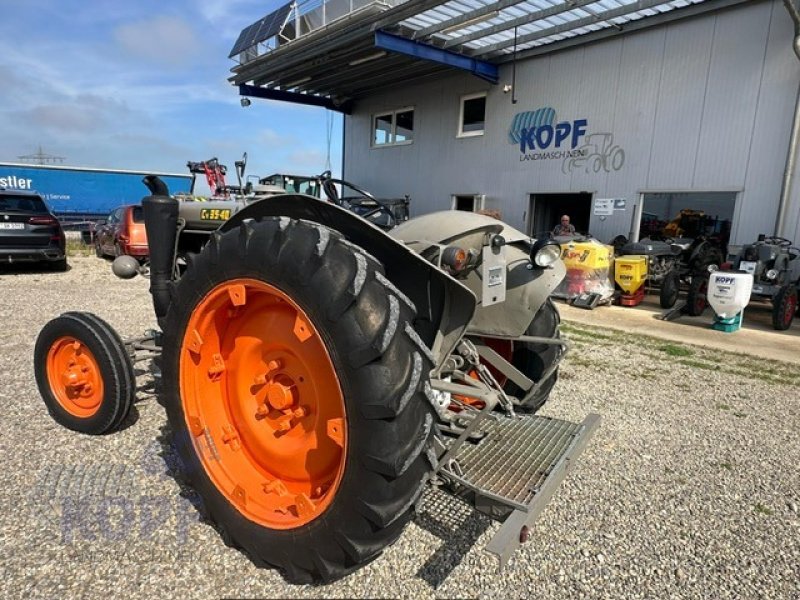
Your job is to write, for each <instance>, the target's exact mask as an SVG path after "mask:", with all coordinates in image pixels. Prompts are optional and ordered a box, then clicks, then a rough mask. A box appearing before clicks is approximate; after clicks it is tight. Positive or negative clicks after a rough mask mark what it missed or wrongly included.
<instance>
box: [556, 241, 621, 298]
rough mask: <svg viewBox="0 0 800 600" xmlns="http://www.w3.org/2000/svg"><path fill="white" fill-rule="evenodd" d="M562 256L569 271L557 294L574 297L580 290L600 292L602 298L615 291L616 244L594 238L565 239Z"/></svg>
mask: <svg viewBox="0 0 800 600" xmlns="http://www.w3.org/2000/svg"><path fill="white" fill-rule="evenodd" d="M561 260H563V261H564V266H566V267H567V275H566V277H565V278H564V281H563V282H562V283H561V285H560V286H559V288H558V290H557V291H556V295H560V296H565V297H567V298H574V297H576V296H579V295H581V294H599V295H600V297H601V299H602V300H606V299H608V298H610V297H611V296H612V295H613V293H614V286H613V284H612V282H611V268H612V266H613V264H614V248H613V246H607V245H605V244H601V243H600V242H598V241H597V240H594V239H586V240H583V241H577V240H576V241H570V242H564V243H563V244H561Z"/></svg>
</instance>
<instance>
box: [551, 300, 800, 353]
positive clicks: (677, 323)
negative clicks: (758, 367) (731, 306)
mask: <svg viewBox="0 0 800 600" xmlns="http://www.w3.org/2000/svg"><path fill="white" fill-rule="evenodd" d="M556 305H557V306H558V310H559V312H560V313H561V318H562V319H563V320H564V321H565V322H567V323H570V322H571V323H576V324H582V325H592V326H595V327H606V328H611V329H618V330H621V331H624V332H626V333H638V334H643V335H650V336H653V337H657V338H660V339H664V340H669V341H672V342H683V343H685V344H694V345H696V346H703V347H706V348H714V349H718V350H724V351H726V352H734V353H736V354H747V355H750V356H756V357H759V358H768V359H772V360H780V361H783V362H789V363H794V364H800V317H795V320H794V322H793V323H792V326H791V327H790V328H789V329H787V330H786V331H776V330H774V329H773V328H772V305H771V304H769V303H767V302H751V303H750V305H749V306H748V307H747V308H745V310H744V319H743V323H742V329H740V330H739V331H736V332H733V333H723V332H721V331H715V330H713V329H711V323H712V322H713V321H714V311H713V310H712V309H711V308H710V307H709V308H707V309H706V310H705V312H704V313H703V314H702V315H701V316H699V317H689V316H680V317H678V318H677V319H676V320H674V321H661V320H659V319H657V318H656V316H657V315H660V314H662V313H664V312H666V311H664V310H663V309H662V308H661V307H660V306H659V304H658V297H657V296H653V295H648V296H645V299H644V301H643V302H642V303H641V304H640V305H639V306H636V307H626V306H598V307H597V308H595V309H594V310H586V309H583V308H576V307H574V306H569V305H567V304H565V303H564V302H560V301H557V302H556ZM566 337H569V336H568V335H567V336H566Z"/></svg>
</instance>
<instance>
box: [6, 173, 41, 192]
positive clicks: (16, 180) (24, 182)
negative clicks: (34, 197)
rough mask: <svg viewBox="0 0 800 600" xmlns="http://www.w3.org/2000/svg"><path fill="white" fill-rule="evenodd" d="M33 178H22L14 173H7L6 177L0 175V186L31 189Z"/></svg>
mask: <svg viewBox="0 0 800 600" xmlns="http://www.w3.org/2000/svg"><path fill="white" fill-rule="evenodd" d="M32 183H33V179H24V178H23V177H17V176H16V175H9V176H7V177H0V187H3V188H15V189H18V190H31V189H33V186H32V185H31V184H32Z"/></svg>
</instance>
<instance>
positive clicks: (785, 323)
mask: <svg viewBox="0 0 800 600" xmlns="http://www.w3.org/2000/svg"><path fill="white" fill-rule="evenodd" d="M796 312H797V288H796V287H795V286H794V285H792V284H787V285H784V286H783V287H782V288H781V289H780V290H778V293H777V294H775V298H773V300H772V327H773V328H774V329H777V330H778V331H785V330H786V329H789V327H791V326H792V321H793V320H794V315H795V313H796Z"/></svg>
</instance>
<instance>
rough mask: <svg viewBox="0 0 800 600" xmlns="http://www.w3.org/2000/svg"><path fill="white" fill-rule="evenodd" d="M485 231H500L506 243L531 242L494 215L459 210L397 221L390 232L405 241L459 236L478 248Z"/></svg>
mask: <svg viewBox="0 0 800 600" xmlns="http://www.w3.org/2000/svg"><path fill="white" fill-rule="evenodd" d="M486 233H499V234H500V235H502V236H503V237H504V238H505V240H506V243H509V244H511V243H518V242H523V243H526V244H527V243H530V238H529V237H528V236H527V235H525V234H524V233H522V232H521V231H519V230H517V229H514V228H513V227H511V226H510V225H506V224H505V223H503V222H502V221H498V220H497V219H495V218H494V217H488V216H486V215H479V214H478V213H473V212H466V211H460V210H444V211H441V212H435V213H431V214H428V215H423V216H421V217H416V218H414V219H411V220H410V221H406V222H405V223H403V224H401V225H398V226H397V227H395V228H394V229H392V230H391V231H390V232H389V235H391V236H392V237H393V238H395V239H397V240H401V241H403V242H405V243H406V244H412V243H414V242H425V241H429V242H435V243H437V244H449V243H451V242H453V241H455V240H460V241H461V243H462V244H463V245H466V246H470V247H474V246H477V247H478V248H479V247H480V245H481V244H482V240H483V237H484V235H485V234H486ZM473 237H474V238H475V243H474V244H471V243H469V241H472V239H471V238H473ZM465 242H466V243H465Z"/></svg>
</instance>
